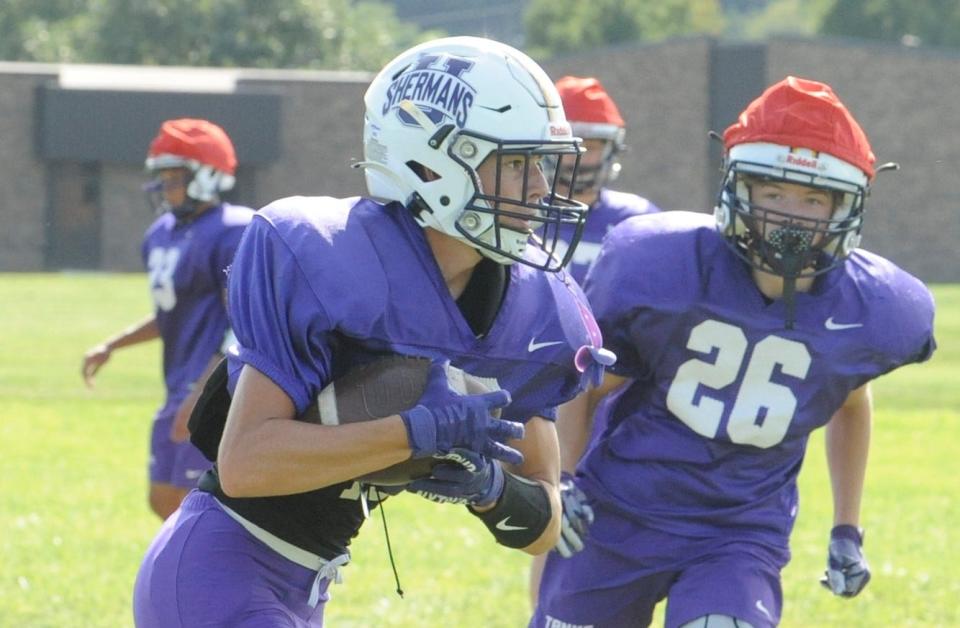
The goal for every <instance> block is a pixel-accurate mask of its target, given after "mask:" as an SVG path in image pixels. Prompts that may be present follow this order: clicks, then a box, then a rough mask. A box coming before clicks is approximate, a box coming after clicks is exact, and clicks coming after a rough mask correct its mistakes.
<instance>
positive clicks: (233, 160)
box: [146, 118, 237, 213]
mask: <svg viewBox="0 0 960 628" xmlns="http://www.w3.org/2000/svg"><path fill="white" fill-rule="evenodd" d="M146 167H147V170H148V171H149V172H152V173H155V172H156V171H158V170H163V169H166V168H186V169H187V170H189V171H190V173H191V176H190V180H189V182H188V183H187V196H188V197H189V198H190V199H192V200H194V201H198V202H201V203H215V202H217V201H219V198H220V193H221V192H225V191H227V190H230V189H232V188H233V185H234V183H235V182H236V179H235V178H234V174H235V173H236V170H237V156H236V153H235V151H234V149H233V143H232V142H231V141H230V138H229V137H228V136H227V134H226V132H225V131H224V130H223V129H222V128H220V127H219V126H217V125H216V124H214V123H212V122H209V121H207V120H201V119H195V118H180V119H177V120H167V121H166V122H164V123H163V124H162V125H160V130H159V132H158V133H157V136H156V137H155V138H153V141H152V142H151V143H150V148H149V150H148V151H147V160H146ZM149 187H150V190H149V191H151V192H157V191H159V189H160V188H159V186H158V185H157V184H153V185H151V186H149ZM154 205H155V208H156V209H158V211H173V210H174V209H175V208H170V207H165V206H164V204H163V203H162V202H161V203H155V204H154ZM191 211H192V208H190V209H189V210H186V208H185V213H190V212H191ZM175 213H176V212H175Z"/></svg>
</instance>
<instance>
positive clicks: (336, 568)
mask: <svg viewBox="0 0 960 628" xmlns="http://www.w3.org/2000/svg"><path fill="white" fill-rule="evenodd" d="M349 562H350V554H340V555H339V556H337V557H335V558H333V559H332V560H328V561H327V562H326V563H324V565H323V566H322V567H320V569H319V570H318V571H317V576H316V577H315V578H314V579H313V585H312V586H311V587H310V597H309V598H308V599H307V604H309V605H310V606H311V607H312V608H316V607H317V604H318V603H319V602H320V583H321V581H323V580H332V581H333V582H335V583H336V584H340V583H341V582H343V574H342V573H341V571H340V568H341V567H343V566H344V565H346V564H347V563H349Z"/></svg>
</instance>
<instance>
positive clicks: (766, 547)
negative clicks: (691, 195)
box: [530, 77, 935, 628]
mask: <svg viewBox="0 0 960 628" xmlns="http://www.w3.org/2000/svg"><path fill="white" fill-rule="evenodd" d="M723 139H724V143H725V149H726V150H725V175H724V178H723V184H722V187H721V191H720V195H719V199H718V202H717V207H716V211H715V217H714V219H712V220H711V219H710V218H709V217H708V216H706V215H704V214H698V213H690V212H665V213H661V214H657V215H654V216H648V217H644V218H640V219H636V218H634V219H629V220H627V221H625V222H623V223H621V224H620V225H619V226H617V227H616V228H614V230H613V231H611V233H610V234H609V235H608V238H607V240H606V241H605V244H604V248H603V251H602V252H601V254H600V256H599V258H598V259H597V261H596V263H595V264H594V266H593V267H592V269H591V272H590V274H589V275H588V277H587V280H586V294H587V296H588V298H589V299H590V302H591V304H592V305H593V307H594V311H595V314H596V316H597V320H598V322H599V324H600V328H601V330H602V331H603V332H604V336H605V338H606V340H607V343H608V347H609V348H611V349H613V350H614V351H615V352H616V353H617V355H618V358H619V360H618V362H617V365H616V366H615V367H614V370H613V371H612V372H608V373H607V374H606V375H605V377H604V380H603V383H602V385H601V386H599V387H597V388H595V389H591V390H590V391H589V392H588V393H585V394H584V395H581V396H579V397H578V398H577V399H576V400H575V401H574V402H572V403H570V404H568V405H567V406H565V407H564V408H563V410H562V414H561V418H560V422H559V424H558V428H559V430H560V440H561V450H562V454H561V457H562V460H563V466H564V468H565V469H566V470H568V471H573V470H574V468H575V469H576V477H575V482H576V485H577V487H578V488H579V489H580V490H581V491H582V494H581V495H580V498H579V499H577V498H575V496H571V497H572V498H571V499H568V500H566V501H565V503H564V509H565V517H566V518H565V522H564V523H565V527H564V530H565V533H566V534H565V536H566V537H567V538H566V541H567V542H566V543H565V544H564V546H563V549H564V553H565V554H566V555H567V556H569V557H567V558H565V557H564V556H562V555H561V554H560V552H551V553H550V554H549V556H548V557H547V559H546V567H545V570H544V573H543V580H542V583H541V586H540V589H539V605H538V607H537V609H536V611H535V614H534V617H533V618H532V620H531V622H530V625H531V626H537V627H540V626H554V625H562V626H585V625H590V626H596V627H598V628H599V627H607V626H642V625H648V624H649V623H650V621H651V615H652V613H653V609H654V606H655V605H656V604H657V603H658V602H659V601H660V600H662V599H664V598H666V599H668V601H669V602H668V604H667V608H666V625H667V626H670V627H677V626H682V627H684V628H696V627H705V626H710V627H711V628H713V627H716V626H730V627H732V626H741V627H742V626H753V627H761V626H774V625H776V624H777V623H778V622H779V620H780V617H781V610H782V594H781V585H780V572H781V570H782V569H783V567H784V566H785V565H786V563H787V561H788V560H789V556H790V554H789V545H788V541H789V537H790V532H791V530H792V528H793V525H794V521H795V517H796V515H797V508H798V501H797V497H798V496H797V483H796V480H797V475H798V473H799V471H800V466H801V463H802V461H803V456H804V451H805V449H806V444H807V439H808V437H809V436H810V433H811V432H812V431H814V430H815V429H817V428H819V427H823V426H826V442H827V457H828V467H829V471H830V476H831V484H832V489H833V501H834V512H833V523H832V529H831V530H830V534H829V543H828V552H827V553H828V564H827V571H826V576H825V578H824V580H823V583H824V585H825V586H826V587H827V588H828V589H829V590H831V591H832V592H833V593H834V594H836V595H840V596H845V597H852V596H855V595H857V594H858V593H859V592H860V591H861V590H862V589H863V587H864V586H866V584H867V582H868V581H869V579H870V569H869V567H868V564H867V561H866V559H865V558H864V553H863V529H862V528H861V521H860V502H861V497H862V494H863V484H864V474H865V467H866V460H867V449H868V444H869V436H870V429H871V415H872V406H871V394H870V381H871V380H873V379H874V378H876V377H879V376H880V375H883V374H884V373H887V372H889V371H891V370H893V369H895V368H898V367H900V366H902V365H905V364H910V363H913V362H922V361H924V360H926V359H928V358H929V357H930V355H931V353H932V352H933V350H934V348H935V343H934V339H933V332H932V325H933V315H934V304H933V300H932V297H931V295H930V293H929V291H928V290H927V288H926V287H925V286H924V285H923V284H922V283H921V282H920V281H919V280H917V279H916V278H914V277H912V276H910V275H909V274H907V273H906V272H904V271H903V270H901V269H900V268H898V267H897V266H895V265H894V264H893V263H891V262H890V261H888V260H886V259H884V258H882V257H880V256H878V255H874V254H872V253H869V252H867V251H865V250H862V249H859V248H857V246H858V243H859V239H860V231H861V227H862V225H863V209H864V201H865V199H866V197H867V193H868V189H869V183H870V181H871V180H872V179H873V177H874V174H875V166H874V162H875V159H874V155H873V153H872V151H871V148H870V145H869V143H868V140H867V137H866V135H865V134H864V132H863V131H862V129H861V128H860V126H859V124H858V123H857V121H856V120H855V119H854V117H853V116H852V115H851V113H850V112H849V111H848V110H847V109H846V107H845V106H844V105H843V104H842V103H841V102H840V100H839V99H838V98H837V96H836V95H835V94H834V92H833V90H832V89H831V88H830V87H829V86H828V85H825V84H823V83H819V82H816V81H811V80H805V79H800V78H795V77H788V78H786V79H784V80H782V81H780V82H779V83H776V84H775V85H773V86H771V87H770V88H768V89H767V90H766V91H765V92H764V93H763V94H762V95H761V96H759V97H758V98H757V99H756V100H754V101H753V102H752V103H751V104H750V105H749V106H748V107H747V108H746V109H745V110H744V112H743V113H742V114H741V115H740V116H739V118H738V120H737V121H736V122H735V123H734V124H733V125H731V126H730V127H729V128H728V129H727V130H726V132H725V133H724V136H723ZM891 330H896V332H895V333H892V332H891ZM619 386H625V389H623V390H622V391H620V393H619V394H618V396H617V397H616V398H615V399H614V402H613V403H612V404H610V405H609V406H608V411H609V417H608V424H607V427H606V429H605V430H604V433H603V434H602V435H601V438H600V441H599V443H597V444H596V445H595V446H591V447H590V448H589V449H588V450H587V452H586V454H585V456H584V457H583V458H582V459H581V457H580V454H581V452H582V451H583V450H584V442H585V441H586V435H587V434H589V429H590V427H589V419H590V416H591V413H590V410H591V409H592V408H593V407H594V406H595V405H596V404H597V402H598V400H599V399H602V398H603V397H604V395H605V393H607V392H608V391H611V390H613V389H614V388H617V387H619ZM578 460H579V463H578ZM591 516H592V517H593V521H592V524H591V523H590V520H591ZM577 550H580V551H579V552H578V551H577Z"/></svg>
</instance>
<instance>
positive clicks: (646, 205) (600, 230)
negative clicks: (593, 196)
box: [558, 188, 660, 285]
mask: <svg viewBox="0 0 960 628" xmlns="http://www.w3.org/2000/svg"><path fill="white" fill-rule="evenodd" d="M659 211H660V208H659V207H657V206H656V205H654V204H653V203H651V202H650V201H648V200H647V199H645V198H641V197H639V196H637V195H636V194H628V193H626V192H614V191H613V190H608V189H606V188H603V189H601V190H600V195H599V196H598V198H597V200H596V202H594V203H593V205H591V206H590V211H589V213H587V221H586V223H584V225H583V235H582V236H581V237H580V244H578V245H577V250H576V251H574V253H573V258H571V259H570V263H569V264H567V268H566V270H567V272H568V273H570V275H571V276H573V278H574V279H575V280H576V281H577V282H578V283H580V284H581V285H582V284H583V280H584V278H585V277H586V276H587V270H588V269H589V268H590V264H592V263H593V260H594V259H596V257H597V255H598V254H599V253H600V243H601V242H602V241H603V237H604V236H605V235H607V232H608V231H610V230H611V229H613V227H615V226H616V225H618V224H620V223H621V222H623V221H624V220H626V219H627V218H632V217H633V216H641V215H643V214H652V213H655V212H659ZM572 235H573V229H572V228H570V227H566V228H565V229H563V230H561V232H560V237H561V240H562V241H563V244H562V245H561V246H563V249H561V250H558V254H559V255H558V257H562V253H563V252H564V251H566V249H567V246H569V243H570V238H571V237H572Z"/></svg>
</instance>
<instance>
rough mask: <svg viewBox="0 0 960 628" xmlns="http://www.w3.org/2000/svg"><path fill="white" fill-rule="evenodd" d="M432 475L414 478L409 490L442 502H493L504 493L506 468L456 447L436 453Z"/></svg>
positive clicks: (476, 503)
mask: <svg viewBox="0 0 960 628" xmlns="http://www.w3.org/2000/svg"><path fill="white" fill-rule="evenodd" d="M434 458H435V459H437V460H439V461H440V462H439V463H438V464H436V465H434V467H433V470H432V471H431V472H430V477H427V478H424V479H422V480H415V481H414V482H411V483H410V484H409V485H407V490H408V491H410V492H411V493H416V494H417V495H419V496H420V497H425V498H426V499H429V500H430V501H433V502H437V503H439V504H470V505H472V506H481V507H483V506H490V505H492V504H493V503H494V502H496V501H497V500H498V499H500V495H501V494H502V493H503V469H501V468H500V464H499V463H498V462H497V461H496V460H491V459H490V458H487V457H485V456H481V455H480V454H478V453H475V452H473V451H470V450H469V449H454V450H452V451H450V452H449V453H446V454H437V455H435V456H434Z"/></svg>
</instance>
